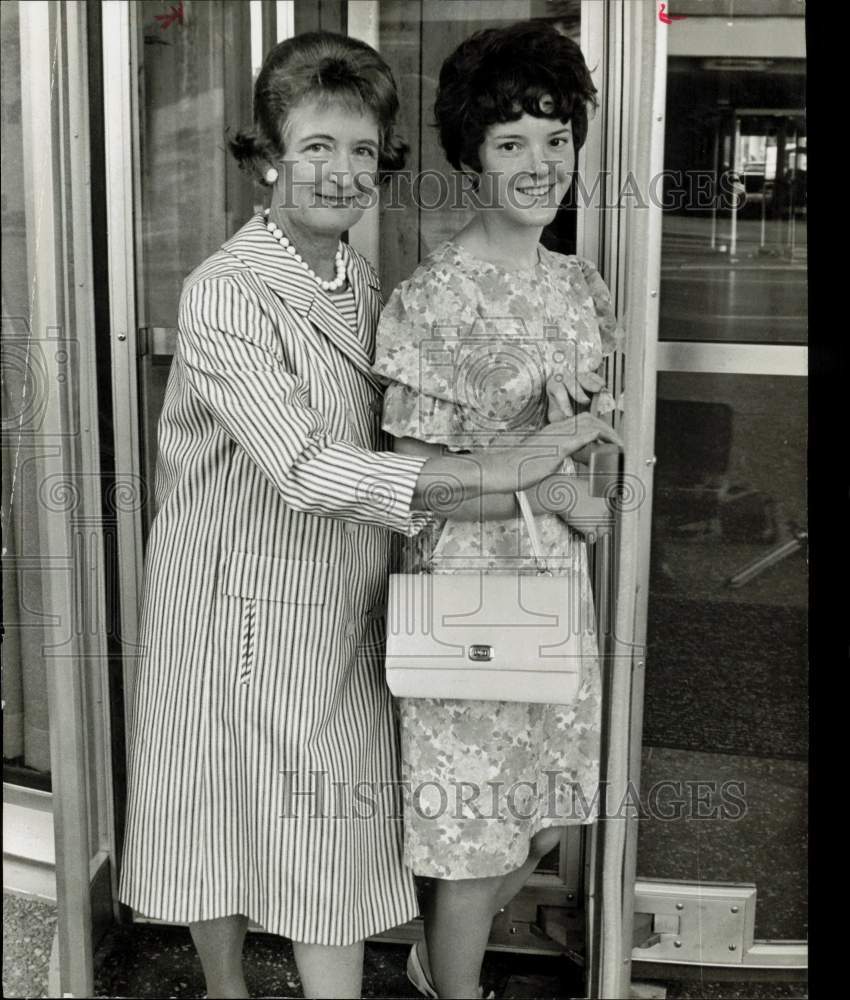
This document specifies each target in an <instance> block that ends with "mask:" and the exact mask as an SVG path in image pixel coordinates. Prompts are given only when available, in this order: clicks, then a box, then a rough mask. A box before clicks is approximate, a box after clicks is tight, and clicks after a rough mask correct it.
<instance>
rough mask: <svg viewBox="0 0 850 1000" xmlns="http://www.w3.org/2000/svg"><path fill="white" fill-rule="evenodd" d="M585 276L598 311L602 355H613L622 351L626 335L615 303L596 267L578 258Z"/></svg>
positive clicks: (583, 258)
mask: <svg viewBox="0 0 850 1000" xmlns="http://www.w3.org/2000/svg"><path fill="white" fill-rule="evenodd" d="M577 259H578V262H579V265H580V267H581V272H582V274H583V275H584V280H585V282H586V283H587V287H588V289H589V290H590V295H591V297H592V299H593V305H594V308H595V309H596V319H597V322H598V323H599V336H600V338H601V340H602V354H603V355H609V354H613V353H614V351H616V350H617V349H622V347H623V340H624V334H623V329H622V327H621V326H620V324H619V322H618V321H617V314H616V313H615V312H614V302H613V299H612V298H611V292H610V290H609V289H608V286H607V285H606V284H605V280H604V278H603V277H602V275H601V274H600V273H599V271H598V270H597V269H596V266H595V265H594V264H593V263H592V262H591V261H589V260H587V258H585V257H579V258H577Z"/></svg>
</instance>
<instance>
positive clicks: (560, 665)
mask: <svg viewBox="0 0 850 1000" xmlns="http://www.w3.org/2000/svg"><path fill="white" fill-rule="evenodd" d="M517 500H518V501H519V505H520V510H521V511H522V515H523V518H524V519H525V523H526V526H527V528H528V534H529V537H530V539H531V545H532V550H533V552H534V556H535V560H536V562H537V574H536V575H523V574H520V573H518V572H512V573H509V572H505V573H493V572H474V571H471V572H465V573H431V574H427V573H425V574H413V573H394V574H391V576H390V586H389V601H388V608H387V665H386V672H387V685H388V686H389V689H390V691H391V692H392V693H393V694H394V695H396V696H397V697H402V698H462V699H471V700H474V701H482V700H483V701H521V702H541V703H549V704H555V705H563V704H568V703H569V702H571V701H572V700H573V699H574V698H575V695H576V692H577V691H578V689H579V685H580V684H581V674H582V653H581V632H582V629H585V631H586V630H587V628H588V627H590V628H593V622H585V621H581V620H580V615H581V608H582V604H583V602H582V601H581V600H580V599H579V597H580V595H578V594H576V593H575V592H574V588H575V586H576V583H577V581H578V579H580V578H579V577H578V575H577V574H573V573H570V574H568V575H566V576H553V575H552V574H551V572H550V571H549V569H548V568H547V566H546V562H545V560H544V559H543V556H542V552H541V548H540V540H539V538H538V535H537V528H536V526H535V523H534V515H533V514H532V512H531V509H530V506H529V503H528V499H527V497H526V496H525V494H524V493H517Z"/></svg>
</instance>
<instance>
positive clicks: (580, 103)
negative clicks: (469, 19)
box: [434, 20, 596, 172]
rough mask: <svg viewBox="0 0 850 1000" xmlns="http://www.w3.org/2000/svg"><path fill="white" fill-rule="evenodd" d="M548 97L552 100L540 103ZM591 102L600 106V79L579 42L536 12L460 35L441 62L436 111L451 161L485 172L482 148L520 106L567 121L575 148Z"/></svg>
mask: <svg viewBox="0 0 850 1000" xmlns="http://www.w3.org/2000/svg"><path fill="white" fill-rule="evenodd" d="M544 97H549V98H551V100H552V102H553V103H552V104H551V105H541V101H542V98H544ZM588 105H591V106H592V107H594V108H595V107H596V87H594V85H593V81H592V80H591V78H590V70H588V68H587V64H586V63H585V61H584V56H583V55H582V53H581V49H580V48H579V47H578V45H576V43H575V42H574V41H572V40H571V39H570V38H567V36H566V35H563V34H561V32H560V31H558V29H557V28H556V27H555V26H554V25H553V24H551V23H550V22H548V21H543V20H532V21H521V22H519V23H518V24H512V25H510V26H509V27H507V28H490V29H487V30H485V31H478V32H476V33H475V34H474V35H470V37H469V38H467V39H466V40H465V41H463V42H461V44H460V45H459V46H458V47H457V48H456V49H455V51H454V52H453V53H452V54H451V55H450V56H449V57H448V58H447V59H446V61H445V62H444V63H443V67H442V69H441V70H440V84H439V89H438V91H437V98H436V101H435V104H434V116H435V118H436V120H437V128H438V129H439V134H440V142H441V144H442V146H443V149H444V150H445V152H446V158H447V159H448V161H449V163H451V165H452V166H453V167H454V168H455V169H456V170H460V169H461V164H467V165H468V166H470V167H471V168H472V169H473V170H476V171H478V172H480V171H481V163H480V161H479V159H478V150H479V149H480V148H481V144H482V143H483V142H484V136H485V135H486V132H487V129H488V128H489V127H490V126H491V125H495V124H497V123H502V122H511V121H516V120H517V119H518V118H521V117H522V115H523V114H529V115H534V116H535V117H537V118H552V119H555V120H558V121H562V122H567V121H569V122H570V123H571V125H572V133H573V144H574V146H575V148H576V151H578V150H579V149H580V148H581V147H582V146H583V145H584V140H585V139H586V138H587V109H588ZM541 107H545V108H546V111H545V112H544V111H542V110H541ZM550 108H551V110H550Z"/></svg>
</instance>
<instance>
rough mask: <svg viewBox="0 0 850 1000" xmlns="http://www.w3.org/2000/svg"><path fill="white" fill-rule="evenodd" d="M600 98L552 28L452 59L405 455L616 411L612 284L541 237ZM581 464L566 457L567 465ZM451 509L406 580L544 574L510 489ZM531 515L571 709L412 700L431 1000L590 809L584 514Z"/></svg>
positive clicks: (406, 384) (402, 402)
mask: <svg viewBox="0 0 850 1000" xmlns="http://www.w3.org/2000/svg"><path fill="white" fill-rule="evenodd" d="M594 94H595V90H594V87H593V84H592V82H591V78H590V73H589V72H588V69H587V66H586V65H585V62H584V59H583V58H582V54H581V52H580V50H579V48H578V46H576V45H575V44H574V43H573V42H572V41H570V40H569V39H568V38H566V37H564V36H562V35H561V34H560V33H559V32H558V31H557V30H556V29H555V28H554V27H553V26H551V25H550V24H548V23H546V22H527V23H522V24H517V25H514V26H511V27H508V28H504V29H491V30H488V31H483V32H479V33H478V34H476V35H473V36H472V37H471V38H469V39H467V40H466V41H465V42H463V43H462V44H461V45H460V46H459V47H458V49H457V50H456V51H455V52H454V53H452V55H450V56H449V58H448V59H447V60H446V61H445V63H444V64H443V68H442V71H441V74H440V86H439V92H438V95H437V100H436V106H435V113H436V118H437V125H438V128H439V133H440V139H441V142H442V144H443V147H444V149H445V151H446V155H447V157H448V159H449V162H450V163H451V164H452V165H453V166H454V167H456V168H458V169H463V170H465V171H466V172H467V173H468V174H469V176H470V177H471V179H472V181H473V183H472V187H473V189H474V191H475V194H474V197H473V202H474V205H475V209H476V210H475V212H474V213H473V216H472V218H471V220H470V222H469V223H468V224H467V225H466V226H465V227H464V228H463V229H461V231H460V232H459V233H457V235H456V236H455V237H454V238H453V239H451V240H448V241H446V242H445V243H443V244H441V245H440V246H438V247H436V248H435V249H434V250H433V252H432V253H431V254H430V255H429V256H428V257H427V258H426V259H425V260H424V261H423V262H422V264H421V265H420V266H419V267H418V268H417V270H416V271H415V272H414V274H413V275H412V276H411V277H410V279H409V280H407V281H405V282H402V284H401V285H400V286H399V288H397V289H396V290H395V292H394V293H393V295H392V297H391V299H390V301H389V302H388V303H387V307H386V309H385V310H384V313H383V315H382V317H381V321H380V325H379V329H378V345H377V350H376V363H375V370H376V371H377V372H379V373H380V374H381V375H383V376H385V377H388V378H390V379H392V380H393V381H392V384H391V385H390V387H389V388H388V390H387V393H386V397H385V400H384V418H383V426H384V429H385V430H387V431H389V432H390V433H391V434H393V435H394V436H395V437H396V438H397V441H396V451H397V452H399V453H400V454H403V455H406V456H409V457H414V456H417V457H431V456H436V455H439V454H442V453H443V452H444V451H445V449H446V448H447V447H448V448H449V449H455V450H460V449H463V450H465V451H467V452H468V453H469V454H471V455H473V456H475V457H477V458H479V459H483V458H484V457H486V456H487V455H488V454H489V453H490V451H491V449H492V448H493V447H494V446H497V445H499V443H500V438H502V437H503V435H504V432H505V431H508V432H510V433H511V434H513V435H515V434H516V433H517V432H518V431H520V430H521V429H525V430H526V431H530V430H533V429H534V428H535V427H539V426H540V425H541V424H543V423H545V421H546V419H547V418H548V419H553V418H555V419H560V418H561V417H563V416H564V415H566V414H572V413H576V414H579V413H580V414H582V415H584V416H586V415H587V413H588V411H589V409H590V408H591V407H590V400H591V396H592V395H593V394H598V399H597V406H598V407H599V411H600V412H603V413H604V412H605V411H606V410H610V409H611V408H612V405H613V401H612V400H611V399H610V396H607V394H606V393H605V392H604V391H603V390H604V381H603V379H602V378H601V376H600V374H599V372H598V370H597V369H598V368H599V366H600V365H601V363H602V360H603V354H605V353H609V352H610V351H611V350H612V349H613V348H614V346H615V334H616V320H615V317H614V313H613V309H612V305H611V298H610V295H609V294H608V290H607V288H606V287H605V284H604V282H603V281H602V279H601V278H600V276H599V274H598V272H597V271H596V269H595V268H594V267H593V265H592V264H591V263H590V262H589V261H586V260H582V259H581V258H578V257H570V256H563V255H561V254H557V253H552V252H550V251H548V250H546V249H544V248H543V247H542V246H540V242H539V241H540V236H541V233H542V230H543V227H544V226H546V225H547V224H549V223H550V222H551V221H552V220H553V218H554V216H555V213H556V211H557V209H558V205H559V204H560V202H561V201H562V200H563V198H564V197H565V195H566V193H567V191H568V189H569V186H570V184H571V182H572V179H573V172H574V170H575V166H576V153H577V150H578V149H580V147H581V145H582V143H583V141H584V138H585V135H586V133H587V122H588V114H587V108H588V105H590V104H592V103H593V101H594ZM440 329H441V330H443V331H445V330H449V331H451V333H450V334H445V333H444V334H443V336H444V337H446V338H447V341H448V342H447V343H446V345H445V346H446V348H447V350H443V351H437V350H435V349H434V348H433V346H432V347H431V349H430V350H428V351H424V350H422V348H423V346H425V345H426V344H431V345H433V337H434V336H435V334H434V331H435V330H440ZM449 348H450V350H449ZM446 357H451V358H452V359H453V363H454V369H453V370H452V367H451V365H450V364H447V362H446ZM430 358H436V359H438V362H439V363H438V364H434V365H431V364H429V359H430ZM512 359H513V360H512ZM547 390H549V392H548V393H547ZM547 397H548V398H547ZM578 419H581V417H579V418H578ZM612 439H613V440H616V438H615V437H612ZM576 454H577V455H578V453H576ZM578 457H580V456H578ZM575 471H576V469H575V466H574V464H573V462H572V461H570V462H568V463H567V465H566V466H565V468H564V472H565V473H567V474H568V475H573V474H574V473H575ZM574 482H575V483H576V484H577V485H578V484H579V483H580V480H574ZM536 492H537V494H540V493H541V491H536ZM584 492H585V494H586V491H584ZM588 499H589V498H587V497H586V495H585V498H584V500H583V503H582V506H583V507H584V508H585V509H587V500H588ZM567 507H569V505H567ZM447 511H449V512H448V513H447V516H446V517H445V518H443V519H441V521H440V523H439V531H438V534H437V539H436V543H435V544H434V546H433V548H432V550H431V551H430V552H429V553H428V554H427V558H428V560H429V565H428V566H424V565H423V561H424V560H423V549H422V548H421V547H420V548H419V549H414V548H413V547H410V550H409V552H408V557H409V559H408V563H409V564H408V567H407V568H408V569H410V570H412V571H416V570H417V569H420V570H421V569H429V570H431V571H433V572H434V573H452V572H455V573H457V572H469V569H470V568H471V567H485V568H483V569H482V572H487V573H490V572H499V571H500V569H507V570H509V571H511V572H516V569H517V568H520V571H521V572H529V573H533V572H534V571H535V563H534V560H533V558H532V557H531V556H532V552H531V546H530V539H529V534H528V532H527V531H526V530H525V528H524V526H523V525H522V522H521V520H520V518H519V517H518V510H517V507H516V504H515V501H514V498H513V497H512V496H510V495H493V496H485V497H483V498H480V499H478V500H474V501H469V502H466V503H464V504H461V505H459V506H457V507H456V508H455V509H453V510H452V509H450V508H447ZM536 515H537V516H536V517H535V522H536V528H537V533H538V535H539V537H540V540H541V545H542V548H543V550H544V552H545V555H546V556H547V558H548V560H549V562H550V565H554V566H555V567H557V568H556V569H554V572H555V573H557V574H559V575H563V576H566V577H568V578H569V580H570V585H571V588H572V592H573V594H574V601H573V606H574V607H575V608H580V621H581V623H582V633H581V643H582V654H581V655H582V664H581V666H582V683H581V685H580V687H579V691H578V695H577V697H576V699H575V700H574V701H573V702H571V703H570V704H565V705H549V704H547V705H538V704H528V703H521V704H518V703H511V702H504V701H498V702H497V701H458V700H451V699H402V701H401V702H400V719H401V741H402V742H401V745H402V777H403V784H404V787H405V788H408V789H410V790H411V791H410V793H409V794H408V795H407V797H406V801H405V809H404V823H405V830H404V834H405V845H404V856H405V861H406V862H407V864H408V865H409V866H410V867H411V869H412V870H413V871H414V872H415V873H416V874H417V875H423V876H428V877H430V878H432V879H433V880H434V884H435V891H434V893H433V896H432V899H431V903H430V906H429V909H428V912H427V913H426V915H425V934H426V942H427V947H421V946H420V947H417V946H414V948H413V949H412V951H411V954H410V958H409V962H408V975H409V976H410V978H411V980H412V981H413V982H414V984H415V985H416V986H417V987H418V988H419V989H420V990H421V992H423V993H424V994H425V995H428V996H432V997H436V996H438V995H439V996H441V997H458V998H459V997H476V996H478V989H479V987H478V977H479V974H480V970H481V964H482V959H483V955H484V949H485V946H486V944H487V939H488V936H489V932H490V925H491V923H492V919H493V916H494V914H495V913H496V912H497V911H498V910H499V909H500V908H502V907H504V906H506V905H507V903H508V902H509V901H510V900H511V899H512V898H513V896H514V895H515V894H516V893H517V892H518V891H519V889H520V888H521V887H522V886H523V884H524V883H525V881H526V880H527V879H528V877H529V875H530V874H531V872H532V871H533V870H534V868H535V867H536V865H537V863H538V862H539V860H540V859H541V857H543V856H544V855H545V854H546V853H548V851H550V850H551V849H552V848H554V847H555V846H556V844H557V843H558V841H559V839H560V828H561V827H562V826H565V825H568V824H574V823H588V822H591V821H592V820H593V818H594V815H595V805H596V801H597V795H596V792H597V783H598V777H599V737H600V716H601V712H600V671H599V664H598V661H597V650H596V640H595V636H594V634H593V625H594V616H593V603H592V594H591V590H590V583H589V579H588V574H587V560H586V553H585V550H584V542H583V541H582V540H581V537H580V535H579V534H577V533H576V532H575V531H574V530H573V528H574V527H578V528H579V529H581V527H582V524H581V519H580V518H579V520H578V521H577V520H576V508H573V509H572V510H569V509H565V511H564V512H559V513H552V512H551V510H550V509H549V508H548V507H546V506H544V505H541V504H540V503H539V502H538V504H537V509H536ZM565 610H566V609H565ZM426 791H427V793H428V794H427V795H426V794H424V792H426ZM420 792H421V794H420ZM429 796H430V798H429ZM445 803H449V804H450V805H449V807H447V808H444V807H443V804H445ZM429 959H430V961H429Z"/></svg>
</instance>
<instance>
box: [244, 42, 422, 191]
mask: <svg viewBox="0 0 850 1000" xmlns="http://www.w3.org/2000/svg"><path fill="white" fill-rule="evenodd" d="M305 100H318V101H319V102H320V103H327V104H330V103H332V102H341V103H342V104H344V105H345V106H346V107H350V108H351V109H352V110H353V111H356V112H357V113H360V114H362V113H364V112H370V113H371V114H372V115H374V117H375V120H376V121H377V123H378V134H379V150H378V178H379V180H386V179H387V177H388V176H389V173H390V172H392V171H394V170H400V169H401V168H402V167H403V166H404V157H405V153H406V152H407V149H408V146H407V143H405V142H404V141H403V140H402V139H401V138H400V137H399V136H398V134H397V133H396V116H397V114H398V92H397V90H396V84H395V80H394V78H393V74H392V71H391V70H390V68H389V66H388V65H387V64H386V62H384V60H383V59H382V58H381V56H379V55H378V53H377V52H376V51H375V50H374V49H373V48H371V46H369V45H367V44H366V43H365V42H361V41H359V40H357V39H355V38H348V37H346V36H345V35H337V34H333V33H332V32H329V31H311V32H306V33H304V34H302V35H296V36H295V37H294V38H289V39H287V40H286V41H285V42H281V43H280V44H279V45H276V46H275V47H274V48H273V49H271V51H270V52H269V53H268V55H267V56H266V58H265V60H264V62H263V66H262V69H261V70H260V74H259V76H258V77H257V82H256V84H255V85H254V127H253V128H251V129H246V130H245V131H241V132H238V133H237V134H236V135H235V136H234V137H233V138H231V139H229V140H228V146H229V147H230V151H231V153H232V154H233V155H234V156H235V157H236V159H237V160H238V162H239V165H240V167H242V168H243V169H245V170H247V171H248V172H249V173H251V174H252V176H253V177H254V178H255V179H256V180H258V181H260V183H262V184H268V181H266V180H265V177H264V174H265V171H266V170H267V169H268V166H269V164H270V163H273V162H275V161H277V160H279V159H280V158H281V157H282V156H283V155H284V130H285V128H286V123H287V120H288V118H289V115H290V114H291V113H292V110H293V109H294V108H295V107H296V106H297V105H298V104H300V103H301V102H302V101H305Z"/></svg>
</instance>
